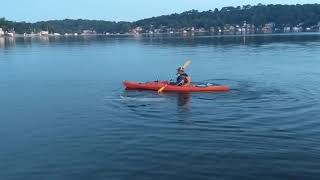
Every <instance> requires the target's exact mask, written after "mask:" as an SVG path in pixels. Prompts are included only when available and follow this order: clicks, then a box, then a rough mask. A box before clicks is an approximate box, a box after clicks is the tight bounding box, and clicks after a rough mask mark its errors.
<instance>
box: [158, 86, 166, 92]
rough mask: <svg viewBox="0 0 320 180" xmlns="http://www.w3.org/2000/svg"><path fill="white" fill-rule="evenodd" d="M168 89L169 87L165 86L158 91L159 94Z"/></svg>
mask: <svg viewBox="0 0 320 180" xmlns="http://www.w3.org/2000/svg"><path fill="white" fill-rule="evenodd" d="M166 87H167V85H165V86H163V87H161V88H160V89H159V90H158V93H162V92H163V90H164V89H165V88H166Z"/></svg>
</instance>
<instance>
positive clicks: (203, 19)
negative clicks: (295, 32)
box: [0, 4, 320, 34]
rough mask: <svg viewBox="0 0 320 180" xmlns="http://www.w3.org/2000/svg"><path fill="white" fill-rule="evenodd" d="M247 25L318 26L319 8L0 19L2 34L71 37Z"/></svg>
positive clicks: (265, 7)
mask: <svg viewBox="0 0 320 180" xmlns="http://www.w3.org/2000/svg"><path fill="white" fill-rule="evenodd" d="M244 21H246V23H248V24H253V25H255V26H257V27H258V26H263V25H264V24H266V23H269V22H273V23H275V24H276V26H277V27H279V28H282V27H286V26H291V27H292V26H298V25H299V26H301V27H304V28H305V27H310V26H314V25H318V23H319V22H320V4H303V5H300V4H297V5H272V4H271V5H262V4H258V5H255V6H251V5H245V6H238V7H231V6H230V7H224V8H221V9H220V10H219V9H217V8H216V9H214V10H209V11H202V12H199V11H197V10H191V11H186V12H183V13H180V14H177V13H175V14H171V15H163V16H158V17H152V18H147V19H142V20H138V21H135V22H125V21H121V22H113V21H103V20H84V19H77V20H72V19H65V20H50V21H40V22H36V23H28V22H14V21H9V20H6V19H5V18H0V27H1V28H2V29H3V30H7V31H9V30H14V31H15V32H16V33H19V34H22V33H31V32H39V31H42V30H48V31H49V32H50V33H53V32H55V33H61V34H64V33H74V32H78V33H80V32H82V31H83V30H94V31H96V32H97V33H105V32H109V33H126V32H129V31H130V30H131V29H133V28H135V27H142V28H143V29H146V30H147V29H155V28H164V27H167V28H173V29H178V28H184V27H195V28H205V29H209V28H211V27H223V26H224V25H226V24H231V25H242V24H243V22H244Z"/></svg>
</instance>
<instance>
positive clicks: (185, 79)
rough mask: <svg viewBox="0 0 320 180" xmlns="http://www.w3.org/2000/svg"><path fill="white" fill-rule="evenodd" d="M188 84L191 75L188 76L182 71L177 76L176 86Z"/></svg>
mask: <svg viewBox="0 0 320 180" xmlns="http://www.w3.org/2000/svg"><path fill="white" fill-rule="evenodd" d="M190 84H191V77H190V76H188V74H186V73H183V74H180V75H179V76H178V77H177V85H178V86H183V85H190Z"/></svg>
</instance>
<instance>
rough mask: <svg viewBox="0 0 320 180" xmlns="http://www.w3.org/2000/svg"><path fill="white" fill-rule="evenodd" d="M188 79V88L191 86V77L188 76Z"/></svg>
mask: <svg viewBox="0 0 320 180" xmlns="http://www.w3.org/2000/svg"><path fill="white" fill-rule="evenodd" d="M186 79H187V83H186V84H185V85H186V86H189V85H191V77H190V76H187V77H186Z"/></svg>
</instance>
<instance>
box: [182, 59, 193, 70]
mask: <svg viewBox="0 0 320 180" xmlns="http://www.w3.org/2000/svg"><path fill="white" fill-rule="evenodd" d="M190 64H191V60H188V61H187V62H185V63H184V65H183V66H182V67H183V69H186V68H187V67H188V66H190Z"/></svg>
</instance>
